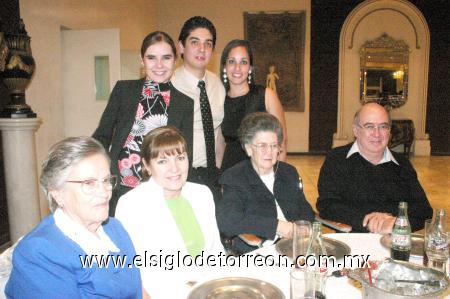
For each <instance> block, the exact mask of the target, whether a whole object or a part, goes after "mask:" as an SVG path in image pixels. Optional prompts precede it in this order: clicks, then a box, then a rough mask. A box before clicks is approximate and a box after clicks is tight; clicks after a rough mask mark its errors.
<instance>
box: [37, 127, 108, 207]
mask: <svg viewBox="0 0 450 299" xmlns="http://www.w3.org/2000/svg"><path fill="white" fill-rule="evenodd" d="M95 154H101V155H103V156H105V157H106V159H107V160H108V162H109V157H108V154H107V153H106V151H105V148H104V147H103V145H101V144H100V142H98V141H97V140H95V139H94V138H92V137H87V136H80V137H69V138H66V139H64V140H62V141H60V142H58V143H56V144H55V145H53V146H52V147H51V148H50V150H49V153H48V155H47V158H46V159H45V160H44V162H42V166H41V170H42V172H41V177H40V179H39V182H40V185H41V188H42V190H43V191H44V194H45V196H46V197H47V200H48V205H49V208H50V210H51V211H52V212H53V211H55V210H56V208H57V207H58V203H57V202H56V200H55V199H54V198H53V196H52V195H51V193H50V191H51V190H58V189H60V188H61V187H62V186H63V185H64V183H65V181H66V180H67V177H68V175H69V172H70V171H71V170H72V167H73V166H74V165H76V164H77V163H79V162H81V161H82V160H83V159H85V158H87V157H90V156H92V155H95Z"/></svg>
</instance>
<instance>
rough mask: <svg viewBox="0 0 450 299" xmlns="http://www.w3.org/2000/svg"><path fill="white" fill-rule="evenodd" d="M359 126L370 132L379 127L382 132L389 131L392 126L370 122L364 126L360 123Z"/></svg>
mask: <svg viewBox="0 0 450 299" xmlns="http://www.w3.org/2000/svg"><path fill="white" fill-rule="evenodd" d="M358 127H360V128H361V129H363V130H365V131H366V132H369V133H373V132H375V129H378V131H379V132H381V133H387V132H389V131H390V130H391V126H390V125H389V124H380V125H374V124H370V123H369V124H365V125H362V126H361V125H360V124H358Z"/></svg>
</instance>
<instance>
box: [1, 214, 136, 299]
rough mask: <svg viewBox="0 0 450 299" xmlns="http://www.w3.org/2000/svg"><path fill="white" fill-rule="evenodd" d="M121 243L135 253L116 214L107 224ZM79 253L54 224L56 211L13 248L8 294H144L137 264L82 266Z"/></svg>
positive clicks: (107, 229)
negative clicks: (130, 265) (115, 217)
mask: <svg viewBox="0 0 450 299" xmlns="http://www.w3.org/2000/svg"><path fill="white" fill-rule="evenodd" d="M103 229H104V231H105V233H106V234H107V235H108V236H109V237H110V238H111V240H112V241H113V242H114V244H115V245H116V246H117V248H119V249H120V252H119V253H118V255H126V256H127V264H128V263H130V262H131V259H132V258H133V256H134V255H135V250H134V247H133V244H132V242H131V240H130V238H129V236H128V233H127V232H126V231H125V229H124V228H123V226H122V224H120V222H119V221H118V220H116V219H114V218H109V221H108V222H107V223H106V224H105V225H104V226H103ZM80 255H82V256H85V255H86V253H85V252H84V251H83V250H82V249H81V247H80V246H79V245H78V244H76V243H75V242H73V241H72V240H71V239H69V238H68V237H67V236H66V235H64V234H63V233H62V232H61V230H60V229H59V228H58V227H57V226H56V224H55V220H54V217H53V215H49V216H47V217H46V218H45V219H44V220H42V222H41V223H40V224H39V225H38V226H37V227H36V228H35V229H34V230H33V231H31V232H30V233H29V234H28V235H27V236H25V238H23V240H21V241H20V242H19V244H18V245H17V247H16V249H15V250H14V253H13V269H12V272H11V276H10V278H9V281H8V283H7V285H6V289H5V294H6V296H7V298H71V299H72V298H99V297H101V298H141V297H142V282H141V276H140V272H139V269H137V268H134V267H131V268H129V267H128V266H127V265H125V267H124V268H120V267H119V268H115V267H114V266H113V265H112V264H113V263H112V261H111V262H110V263H111V265H110V266H109V267H103V268H99V267H98V266H97V264H94V266H93V267H92V268H83V267H82V266H81V262H80V257H79V256H80Z"/></svg>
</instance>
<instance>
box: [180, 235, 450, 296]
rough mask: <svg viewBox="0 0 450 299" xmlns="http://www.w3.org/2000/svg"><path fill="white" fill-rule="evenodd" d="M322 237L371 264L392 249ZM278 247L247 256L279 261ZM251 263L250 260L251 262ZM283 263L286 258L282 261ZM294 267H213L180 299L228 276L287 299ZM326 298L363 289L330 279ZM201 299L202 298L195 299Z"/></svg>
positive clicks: (376, 239)
mask: <svg viewBox="0 0 450 299" xmlns="http://www.w3.org/2000/svg"><path fill="white" fill-rule="evenodd" d="M323 237H325V238H329V239H334V240H337V241H340V242H343V243H345V244H346V245H348V247H350V254H351V255H363V256H364V257H366V258H367V256H368V255H369V258H368V260H370V261H381V260H384V259H385V258H387V257H389V256H390V249H389V248H387V247H386V246H385V245H383V244H382V243H381V241H380V240H381V238H382V237H383V235H381V234H374V233H330V234H324V235H323ZM278 251H279V250H277V247H276V245H270V246H264V247H262V248H259V249H257V250H255V251H252V252H249V253H247V255H250V256H251V257H252V258H254V257H256V256H259V257H260V259H262V258H267V257H269V258H273V260H274V261H278V259H279V258H280V253H279V252H278ZM249 260H251V259H249ZM281 260H284V259H281ZM409 261H410V262H411V263H415V264H419V265H422V263H423V257H419V256H411V257H410V260H409ZM337 262H338V263H340V265H337V264H336V265H334V267H331V268H329V273H331V272H333V271H334V270H339V269H342V268H343V266H344V265H343V259H338V260H337ZM345 267H346V268H356V267H358V265H357V264H353V265H349V264H348V263H346V265H345ZM292 269H293V268H292V265H291V264H289V265H284V264H282V265H278V266H276V265H264V266H262V265H254V264H248V265H242V264H241V265H240V266H237V265H234V266H226V267H214V271H208V272H205V274H204V275H203V276H201V277H199V276H197V277H196V279H195V280H194V281H192V283H191V284H187V285H186V286H187V287H186V288H185V290H184V291H185V293H184V294H180V297H179V298H189V294H190V293H191V292H194V290H195V288H196V287H197V288H201V287H202V283H207V282H209V281H211V280H215V279H221V278H229V277H242V278H251V279H256V280H261V281H264V282H266V283H269V284H272V285H273V286H276V287H277V288H279V290H281V292H282V293H283V295H284V297H285V298H286V299H288V298H289V297H290V272H291V271H292ZM325 293H326V298H327V299H341V298H346V299H360V298H362V288H361V285H360V284H359V283H356V282H355V281H354V280H353V279H351V278H348V277H347V276H341V277H334V276H331V275H330V276H329V277H328V278H327V281H326V292H325ZM442 298H450V293H449V290H447V291H446V293H444V295H443V296H442ZM196 299H201V298H196Z"/></svg>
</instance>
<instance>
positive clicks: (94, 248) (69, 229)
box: [53, 208, 120, 255]
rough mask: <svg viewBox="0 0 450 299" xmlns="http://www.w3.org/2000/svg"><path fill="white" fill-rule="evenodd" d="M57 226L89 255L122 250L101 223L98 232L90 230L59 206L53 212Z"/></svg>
mask: <svg viewBox="0 0 450 299" xmlns="http://www.w3.org/2000/svg"><path fill="white" fill-rule="evenodd" d="M53 217H54V219H55V224H56V226H57V227H58V228H59V229H60V230H61V231H62V233H63V234H64V235H66V236H67V237H68V238H70V239H71V240H72V241H74V242H75V243H77V244H78V245H79V246H80V247H81V249H83V250H84V251H85V252H86V254H88V255H102V254H103V255H108V254H110V252H119V251H120V250H119V249H118V248H117V246H116V245H115V244H114V243H113V241H112V240H111V239H110V238H109V236H108V235H107V234H106V233H105V231H104V230H103V226H102V225H100V226H99V228H98V229H97V231H96V233H97V235H98V237H97V236H96V235H95V234H93V233H92V232H90V231H88V230H87V229H86V228H85V227H84V226H83V225H81V224H80V223H78V222H76V221H73V220H72V218H70V217H69V216H68V215H67V214H66V213H65V212H64V211H63V210H62V209H60V208H58V209H56V211H55V212H54V213H53Z"/></svg>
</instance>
